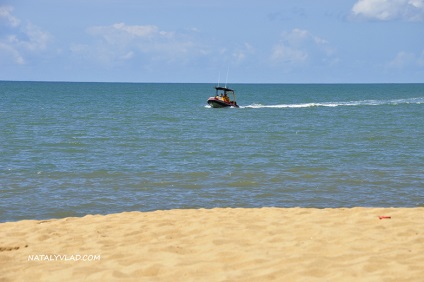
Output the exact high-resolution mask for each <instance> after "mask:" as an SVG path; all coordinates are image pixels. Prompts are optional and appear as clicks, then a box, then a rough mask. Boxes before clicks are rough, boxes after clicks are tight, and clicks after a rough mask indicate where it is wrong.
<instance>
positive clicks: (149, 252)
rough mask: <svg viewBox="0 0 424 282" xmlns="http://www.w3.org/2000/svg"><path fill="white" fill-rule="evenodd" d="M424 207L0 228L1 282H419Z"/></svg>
mask: <svg viewBox="0 0 424 282" xmlns="http://www.w3.org/2000/svg"><path fill="white" fill-rule="evenodd" d="M423 230H424V208H422V207H419V208H360V207H357V208H326V209H317V208H214V209H179V210H163V211H152V212H123V213H118V214H109V215H86V216H84V217H68V218H63V219H51V220H22V221H16V222H5V223H0V267H1V269H2V271H1V272H0V281H15V280H28V279H30V280H47V281H54V280H59V279H60V280H81V279H84V280H88V281H95V280H99V279H107V280H108V281H109V280H128V281H136V280H143V281H145V280H147V281H149V280H155V281H273V280H274V281H281V280H284V281H304V280H307V281H311V280H317V281H322V280H324V281H340V280H343V281H357V280H365V279H366V280H376V281H381V280H384V281H388V280H393V281H395V280H396V281H419V280H421V279H422V277H423V276H424V268H423V267H422V261H423V260H424V231H423Z"/></svg>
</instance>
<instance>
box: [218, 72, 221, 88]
mask: <svg viewBox="0 0 424 282" xmlns="http://www.w3.org/2000/svg"><path fill="white" fill-rule="evenodd" d="M220 80H221V72H218V87H219V81H220Z"/></svg>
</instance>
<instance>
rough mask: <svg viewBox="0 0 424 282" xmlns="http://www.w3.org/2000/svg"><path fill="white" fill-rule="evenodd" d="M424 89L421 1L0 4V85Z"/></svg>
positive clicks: (19, 0) (26, 0)
mask: <svg viewBox="0 0 424 282" xmlns="http://www.w3.org/2000/svg"><path fill="white" fill-rule="evenodd" d="M227 69H229V76H228V82H231V83H236V82H237V83H373V82H376V83H379V82H424V0H351V1H348V0H344V1H340V0H321V1H316V0H298V1H286V0H279V1H277V0H263V1H249V0H247V1H246V0H245V1H238V0H235V1H232V0H226V1H224V0H213V1H210V0H204V1H195V0H179V1H165V0H149V1H147V0H61V1H57V0H13V1H12V0H0V80H42V81H110V82H217V81H218V79H219V77H220V80H221V82H223V81H224V80H225V77H226V74H227Z"/></svg>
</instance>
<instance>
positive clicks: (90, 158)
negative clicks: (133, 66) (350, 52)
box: [0, 81, 424, 222]
mask: <svg viewBox="0 0 424 282" xmlns="http://www.w3.org/2000/svg"><path fill="white" fill-rule="evenodd" d="M228 87H231V88H233V89H235V91H236V94H237V103H238V104H239V105H240V108H225V109H213V108H210V107H209V106H207V104H206V100H207V98H208V97H209V96H213V95H214V94H215V90H214V84H208V83H204V84H184V83H181V84H172V83H170V84H163V83H151V84H150V83H76V82H75V83H66V82H7V81H2V82H0V222H5V221H16V220H22V219H47V218H63V217H69V216H84V215H86V214H109V213H116V212H123V211H153V210H164V209H186V208H213V207H252V208H253V207H315V208H337V207H356V206H361V207H422V206H424V138H423V137H424V84H228Z"/></svg>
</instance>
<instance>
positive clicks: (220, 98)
mask: <svg viewBox="0 0 424 282" xmlns="http://www.w3.org/2000/svg"><path fill="white" fill-rule="evenodd" d="M215 90H216V93H215V96H214V97H209V99H208V104H209V105H210V106H211V107H212V108H226V107H234V108H238V107H239V106H238V105H237V102H236V94H235V92H234V90H233V89H230V88H227V87H219V86H215ZM228 95H231V97H232V99H231V98H230V96H228Z"/></svg>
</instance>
